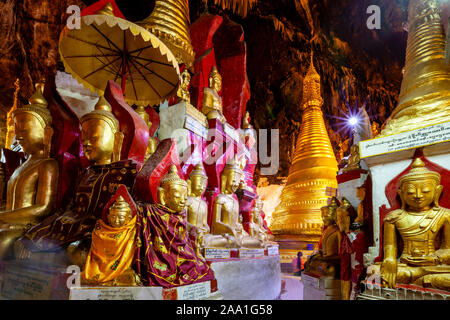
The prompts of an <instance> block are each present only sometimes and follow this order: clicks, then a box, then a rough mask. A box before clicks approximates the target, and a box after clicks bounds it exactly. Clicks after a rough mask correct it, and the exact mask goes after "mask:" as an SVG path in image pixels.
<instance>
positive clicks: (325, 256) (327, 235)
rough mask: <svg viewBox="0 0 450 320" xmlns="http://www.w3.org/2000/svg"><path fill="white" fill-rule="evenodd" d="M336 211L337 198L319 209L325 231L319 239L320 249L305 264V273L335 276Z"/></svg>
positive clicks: (339, 239) (337, 240)
mask: <svg viewBox="0 0 450 320" xmlns="http://www.w3.org/2000/svg"><path fill="white" fill-rule="evenodd" d="M337 209H338V202H337V198H336V197H333V198H332V199H331V202H330V204H329V205H327V206H324V207H322V208H320V211H321V212H322V220H323V223H324V226H325V230H324V231H323V232H322V236H321V238H320V243H321V248H320V249H319V251H318V252H317V253H316V254H315V255H313V256H311V258H310V259H309V260H308V261H307V263H306V264H305V271H306V272H312V273H316V274H319V275H321V276H329V277H335V276H336V264H337V263H339V245H340V243H341V234H340V231H339V228H338V226H337V225H336V215H337Z"/></svg>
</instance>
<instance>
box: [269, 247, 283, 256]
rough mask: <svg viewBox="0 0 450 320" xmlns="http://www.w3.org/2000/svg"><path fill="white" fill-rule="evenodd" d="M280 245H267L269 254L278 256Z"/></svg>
mask: <svg viewBox="0 0 450 320" xmlns="http://www.w3.org/2000/svg"><path fill="white" fill-rule="evenodd" d="M279 254H280V253H279V251H278V246H270V247H267V255H268V256H277V255H279Z"/></svg>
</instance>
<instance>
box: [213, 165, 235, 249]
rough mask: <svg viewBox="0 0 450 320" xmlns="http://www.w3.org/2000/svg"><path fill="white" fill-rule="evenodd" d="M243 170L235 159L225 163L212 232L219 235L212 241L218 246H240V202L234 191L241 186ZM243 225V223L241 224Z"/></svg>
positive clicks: (216, 198) (216, 201)
mask: <svg viewBox="0 0 450 320" xmlns="http://www.w3.org/2000/svg"><path fill="white" fill-rule="evenodd" d="M241 175H242V171H241V169H240V167H239V165H238V164H237V162H236V161H235V159H233V161H231V162H230V163H227V164H226V165H225V168H224V169H223V171H222V174H221V175H220V193H219V194H218V195H217V196H216V197H215V198H214V206H213V214H212V215H213V216H212V222H211V234H213V235H219V236H220V237H219V238H218V239H215V241H213V242H211V246H213V247H216V248H238V247H239V246H240V241H239V240H238V239H237V233H236V228H239V224H240V223H239V202H238V200H237V199H236V198H235V196H234V193H235V192H236V190H237V188H238V187H239V183H240V181H241ZM241 226H242V225H241Z"/></svg>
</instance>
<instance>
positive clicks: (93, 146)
mask: <svg viewBox="0 0 450 320" xmlns="http://www.w3.org/2000/svg"><path fill="white" fill-rule="evenodd" d="M111 110H112V109H111V105H110V104H109V102H108V101H106V99H105V98H104V96H100V98H99V100H98V102H97V104H96V105H95V110H94V111H92V112H89V113H87V114H85V115H84V116H82V117H81V119H80V122H81V139H82V144H83V151H84V155H85V156H86V158H87V159H88V160H89V161H90V162H91V163H92V164H94V165H102V164H108V163H111V162H116V161H119V160H120V152H121V150H122V142H123V137H124V135H123V133H122V132H120V131H119V121H118V120H117V119H116V118H115V117H114V115H113V114H112V112H111Z"/></svg>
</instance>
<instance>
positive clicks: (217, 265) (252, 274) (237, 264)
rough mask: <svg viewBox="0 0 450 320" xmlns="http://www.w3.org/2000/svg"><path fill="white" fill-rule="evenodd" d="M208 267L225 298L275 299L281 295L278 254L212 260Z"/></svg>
mask: <svg viewBox="0 0 450 320" xmlns="http://www.w3.org/2000/svg"><path fill="white" fill-rule="evenodd" d="M211 268H212V269H213V270H214V274H215V276H216V279H217V286H218V288H219V292H220V293H221V294H222V295H223V298H224V300H274V299H277V298H278V297H279V296H280V293H281V269H280V257H279V256H273V257H262V258H258V259H231V260H224V261H215V262H212V263H211Z"/></svg>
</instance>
